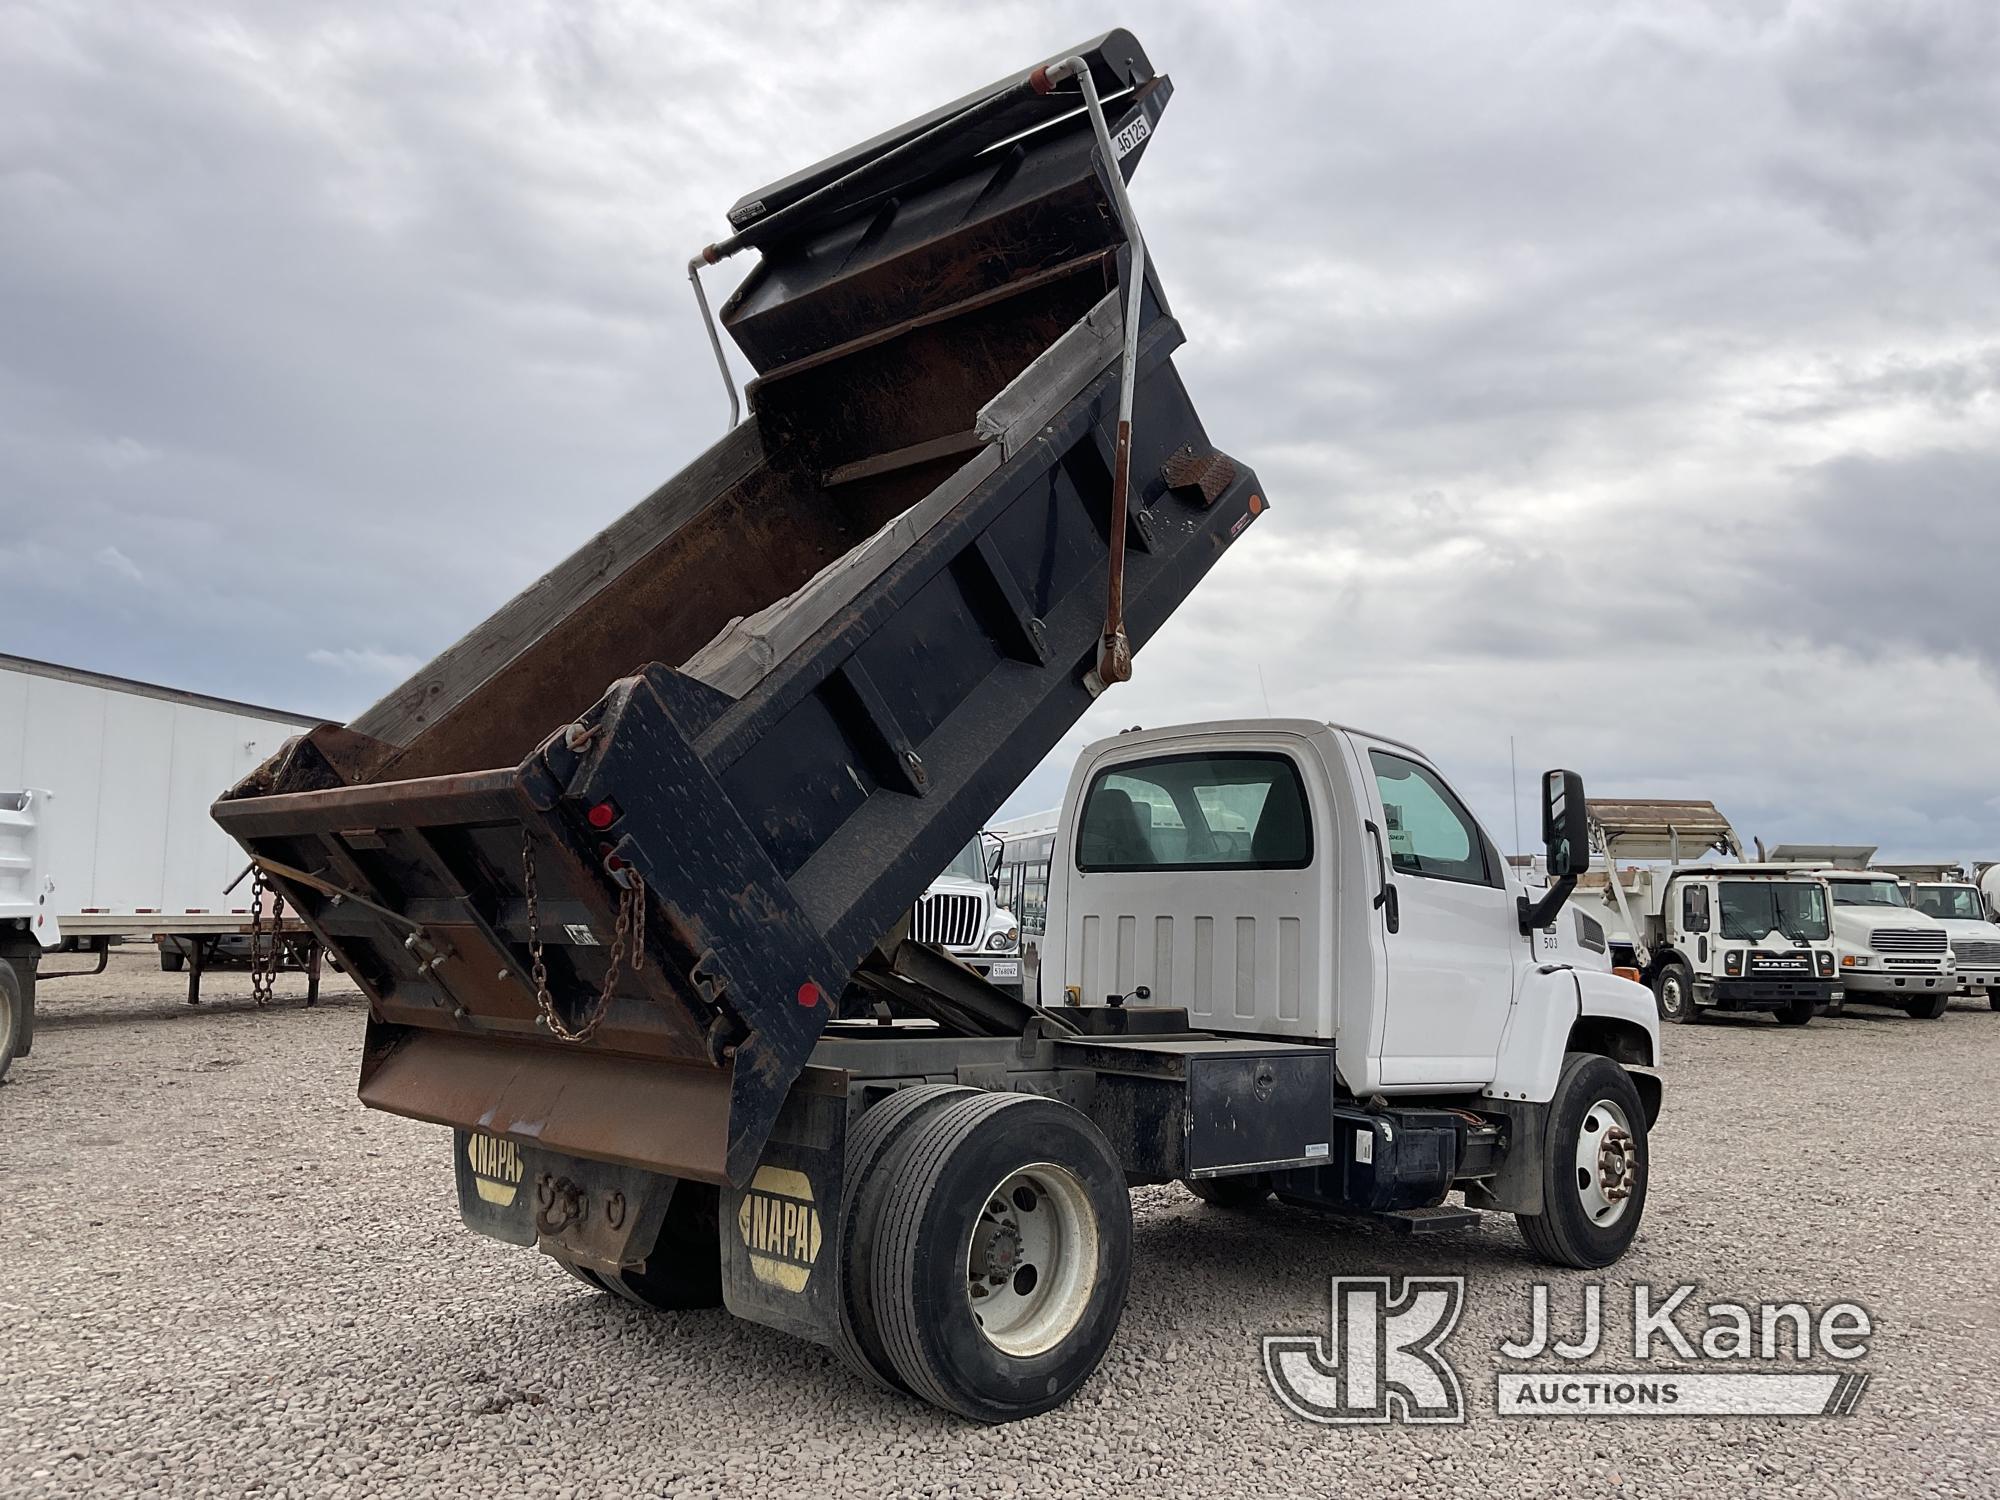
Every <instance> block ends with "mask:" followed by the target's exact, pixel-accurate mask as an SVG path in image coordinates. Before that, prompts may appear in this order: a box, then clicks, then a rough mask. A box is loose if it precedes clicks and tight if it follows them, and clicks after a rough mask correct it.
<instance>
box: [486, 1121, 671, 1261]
mask: <svg viewBox="0 0 2000 1500" xmlns="http://www.w3.org/2000/svg"><path fill="white" fill-rule="evenodd" d="M452 1139H453V1146H454V1150H453V1160H454V1163H455V1167H456V1177H457V1180H458V1216H459V1218H460V1219H461V1220H462V1221H463V1222H464V1224H465V1227H466V1228H468V1229H470V1230H472V1231H474V1232H475V1233H477V1234H483V1235H486V1236H488V1237H489V1238H492V1239H496V1240H505V1241H506V1242H507V1243H508V1244H510V1245H529V1246H533V1247H534V1248H536V1249H539V1250H541V1251H543V1252H544V1253H546V1254H549V1255H554V1256H557V1257H558V1258H560V1259H562V1260H566V1261H570V1262H572V1263H574V1264H576V1265H580V1266H586V1267H589V1268H590V1269H592V1270H595V1271H603V1272H609V1273H613V1274H617V1273H621V1272H625V1271H643V1270H645V1269H646V1268H647V1263H648V1260H649V1258H650V1257H651V1256H652V1255H653V1252H654V1247H655V1246H656V1245H657V1244H658V1242H659V1239H660V1228H661V1226H662V1225H663V1224H664V1223H665V1222H666V1217H667V1211H668V1209H669V1208H670V1207H671V1206H672V1204H673V1201H674V1193H675V1190H676V1188H678V1187H679V1186H680V1181H679V1179H678V1178H674V1177H668V1176H665V1175H664V1174H662V1173H659V1172H647V1171H642V1170H641V1169H639V1168H637V1167H623V1166H617V1165H614V1164H612V1163H609V1162H601V1161H588V1160H585V1159H583V1158H581V1157H575V1156H565V1155H563V1154H561V1153H560V1152H555V1151H544V1150H541V1149H540V1148H538V1147H534V1146H524V1145H522V1144H520V1143H519V1142H518V1141H510V1140H507V1139H505V1138H504V1137H501V1136H492V1135H485V1134H482V1133H481V1132H479V1131H476V1130H457V1131H454V1132H452Z"/></svg>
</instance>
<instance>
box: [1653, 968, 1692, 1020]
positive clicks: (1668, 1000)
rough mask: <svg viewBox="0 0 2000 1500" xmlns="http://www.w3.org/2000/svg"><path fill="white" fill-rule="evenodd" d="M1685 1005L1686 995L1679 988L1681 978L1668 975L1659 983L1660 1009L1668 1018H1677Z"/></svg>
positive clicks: (1676, 975) (1675, 975)
mask: <svg viewBox="0 0 2000 1500" xmlns="http://www.w3.org/2000/svg"><path fill="white" fill-rule="evenodd" d="M1686 1005H1687V993H1686V991H1684V990H1683V989H1682V988H1681V976H1680V975H1678V974H1669V975H1667V977H1666V978H1664V979H1662V980H1661V981H1660V1007H1661V1009H1663V1010H1664V1011H1666V1013H1667V1014H1668V1015H1670V1016H1677V1015H1679V1014H1680V1013H1681V1011H1682V1010H1683V1009H1684V1008H1685V1007H1686Z"/></svg>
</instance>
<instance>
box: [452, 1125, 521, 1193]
mask: <svg viewBox="0 0 2000 1500" xmlns="http://www.w3.org/2000/svg"><path fill="white" fill-rule="evenodd" d="M465 1159H466V1161H467V1163H468V1164H470V1166H471V1167H472V1185H473V1186H474V1187H475V1188H477V1189H478V1190H479V1196H480V1198H481V1199H483V1200H484V1201H485V1202H488V1203H491V1204H492V1205H493V1206H494V1207H495V1208H507V1207H509V1206H511V1205H512V1204H513V1202H514V1195H515V1194H516V1193H517V1192H519V1191H520V1190H521V1148H520V1147H519V1146H517V1145H515V1144H514V1143H513V1142H512V1141H503V1140H499V1139H497V1138H496V1137H494V1136H490V1135H468V1136H466V1138H465Z"/></svg>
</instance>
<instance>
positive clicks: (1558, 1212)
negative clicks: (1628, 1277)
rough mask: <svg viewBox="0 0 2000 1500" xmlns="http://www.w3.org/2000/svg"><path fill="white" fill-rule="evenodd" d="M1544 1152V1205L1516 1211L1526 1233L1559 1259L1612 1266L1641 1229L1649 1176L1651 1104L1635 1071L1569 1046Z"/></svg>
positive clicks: (1586, 1266)
mask: <svg viewBox="0 0 2000 1500" xmlns="http://www.w3.org/2000/svg"><path fill="white" fill-rule="evenodd" d="M1542 1152H1543V1155H1542V1211H1541V1212H1540V1213H1538V1214H1516V1215H1515V1216H1514V1220H1515V1222H1516V1223H1517V1224H1519V1225H1520V1226H1521V1237H1522V1238H1523V1239H1525V1240H1526V1241H1527V1242H1528V1247H1529V1248H1530V1249H1531V1250H1533V1251H1534V1252H1535V1254H1537V1255H1539V1256H1540V1257H1541V1258H1542V1259H1543V1260H1546V1261H1549V1262H1552V1263H1553V1264H1555V1265H1559V1266H1574V1267H1576V1268H1577V1269H1579V1270H1591V1269H1595V1268H1597V1267H1599V1266H1608V1265H1610V1264H1611V1263H1612V1262H1613V1261H1615V1260H1617V1259H1618V1257H1619V1256H1621V1255H1623V1254H1624V1253H1625V1251H1626V1249H1627V1247H1629V1246H1630V1245H1631V1243H1632V1236H1633V1235H1635V1234H1637V1233H1638V1232H1639V1220H1640V1218H1641V1217H1642V1216H1643V1215H1644V1214H1645V1211H1646V1185H1647V1179H1648V1177H1649V1175H1650V1172H1649V1165H1648V1155H1647V1146H1646V1111H1645V1107H1644V1105H1643V1104H1642V1103H1641V1102H1640V1099H1639V1089H1638V1086H1637V1085H1636V1084H1634V1083H1633V1082H1632V1076H1631V1074H1629V1073H1627V1072H1626V1071H1625V1070H1624V1069H1623V1068H1621V1067H1620V1066H1618V1064H1617V1063H1615V1062H1613V1061H1612V1060H1611V1059H1610V1058H1608V1057H1599V1056H1597V1055H1596V1054H1595V1053H1590V1052H1572V1053H1570V1054H1569V1056H1568V1057H1566V1058H1565V1059H1564V1060H1563V1070H1562V1076H1561V1077H1560V1078H1558V1079H1557V1080H1556V1093H1555V1097H1554V1098H1553V1099H1551V1100H1550V1101H1549V1112H1548V1130H1547V1132H1546V1134H1545V1135H1544V1137H1543V1145H1542Z"/></svg>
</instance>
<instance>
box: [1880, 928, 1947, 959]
mask: <svg viewBox="0 0 2000 1500" xmlns="http://www.w3.org/2000/svg"><path fill="white" fill-rule="evenodd" d="M1868 946H1869V947H1871V948H1873V949H1874V950H1875V951H1876V952H1877V953H1925V954H1932V953H1934V954H1937V955H1938V956H1940V957H1942V956H1943V954H1944V950H1945V935H1944V934H1943V933H1942V932H1925V931H1923V930H1922V929H1921V928H1917V927H1878V928H1876V929H1875V930H1874V931H1873V932H1871V933H1869V934H1868Z"/></svg>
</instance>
